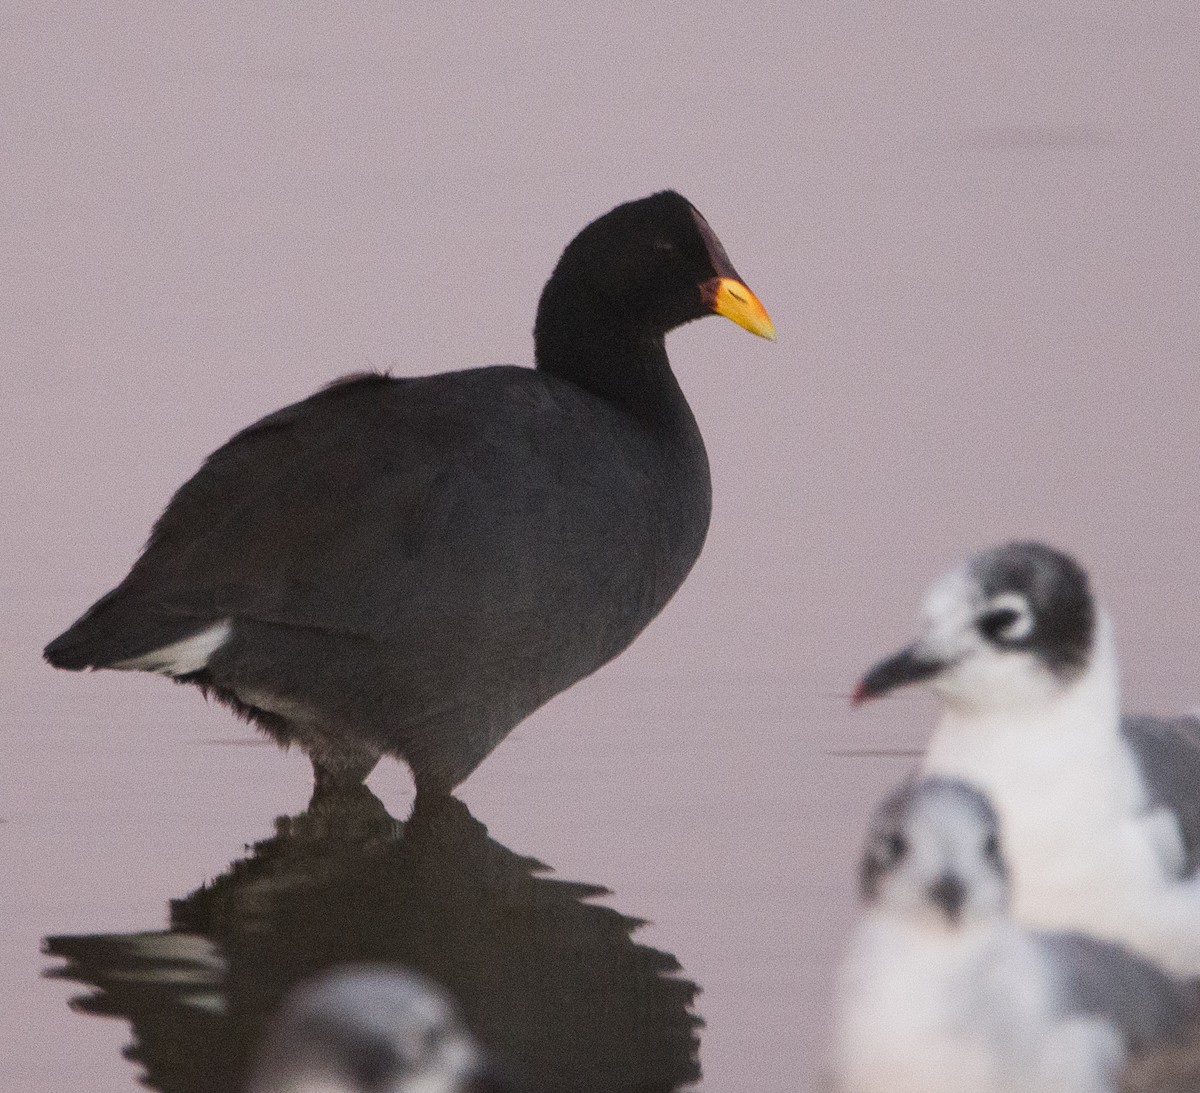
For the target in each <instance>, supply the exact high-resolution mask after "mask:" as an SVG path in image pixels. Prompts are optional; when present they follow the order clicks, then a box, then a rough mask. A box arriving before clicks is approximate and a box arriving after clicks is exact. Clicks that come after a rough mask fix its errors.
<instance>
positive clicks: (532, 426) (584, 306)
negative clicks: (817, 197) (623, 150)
mask: <svg viewBox="0 0 1200 1093" xmlns="http://www.w3.org/2000/svg"><path fill="white" fill-rule="evenodd" d="M712 312H715V313H717V314H720V315H725V316H727V317H728V318H730V319H732V320H733V321H734V322H736V323H738V324H740V325H741V326H743V327H745V328H746V329H748V330H751V331H753V332H754V333H756V334H761V335H763V336H765V337H768V338H771V337H773V336H774V331H773V328H772V326H771V321H770V319H769V318H768V317H767V314H766V312H765V311H764V310H763V308H762V305H761V304H760V303H759V302H758V300H757V299H756V298H755V297H754V295H753V293H751V292H750V291H749V289H747V288H746V286H745V285H744V284H742V282H741V281H740V279H739V278H738V276H737V274H736V272H735V271H734V269H733V266H732V265H731V264H730V261H729V258H728V257H727V256H726V254H725V251H724V249H723V248H722V246H721V244H720V242H719V241H718V240H717V238H716V236H715V235H714V234H713V232H712V229H711V228H709V226H708V225H707V223H705V221H704V219H703V218H702V217H701V216H700V214H699V213H698V212H696V210H695V209H694V208H692V206H691V205H690V204H689V203H688V202H687V201H686V200H684V198H682V197H680V196H679V195H678V194H675V193H670V192H665V193H659V194H655V195H653V196H651V197H648V198H645V199H643V200H641V201H633V202H630V203H628V204H626V205H620V206H618V207H617V208H615V209H613V210H612V211H611V212H609V213H607V214H606V215H604V216H602V217H600V218H599V219H598V220H596V221H594V222H593V223H591V224H589V225H588V226H587V227H586V228H584V230H583V231H582V232H580V233H579V235H578V236H576V238H575V239H574V240H573V241H572V242H571V244H570V245H569V246H568V247H567V249H566V251H565V252H564V253H563V256H562V258H561V259H560V260H559V263H558V266H557V268H556V269H555V271H554V274H553V276H551V278H550V280H549V282H548V283H547V285H546V288H545V290H544V291H543V293H542V298H541V302H540V304H539V306H538V314H537V324H536V328H535V330H534V341H535V352H536V359H537V368H536V370H534V369H529V368H519V367H512V366H505V365H501V366H495V367H490V368H477V369H472V370H469V371H465V372H451V373H446V374H443V375H437V376H424V377H419V378H414V379H394V378H390V377H386V376H380V375H368V376H362V377H358V378H351V379H348V380H343V381H340V382H337V383H335V384H333V385H332V386H330V387H328V388H326V389H325V390H323V391H319V392H318V393H317V394H315V395H313V396H312V397H311V398H307V399H305V400H304V401H302V402H298V403H296V404H295V405H292V406H288V407H286V408H285V409H282V410H279V411H277V412H276V413H274V414H271V415H269V416H268V417H265V418H263V419H262V420H261V421H259V422H257V423H256V424H254V425H252V426H250V427H249V428H248V429H246V430H244V431H243V432H241V433H239V434H238V435H237V436H235V437H234V438H233V439H232V440H230V441H229V443H227V444H226V445H225V446H224V447H222V448H220V449H218V450H217V451H216V452H215V453H214V454H213V455H211V456H210V457H209V458H208V460H207V461H206V462H205V464H204V466H203V467H202V468H201V469H200V471H199V473H197V474H196V475H195V477H193V478H192V479H191V480H190V481H189V482H187V483H185V484H184V486H183V487H182V488H181V489H180V490H179V492H178V493H176V495H175V497H174V498H173V499H172V500H171V503H170V504H169V505H168V506H167V509H166V511H165V512H164V513H163V515H162V517H161V518H160V519H159V521H158V523H157V524H156V525H155V527H154V530H153V532H152V534H151V536H150V541H149V543H148V544H147V546H146V549H145V551H144V552H143V554H142V556H141V557H140V558H139V559H138V561H137V563H136V564H135V565H134V567H133V569H132V570H131V571H130V573H129V576H127V577H126V578H125V580H124V581H122V582H121V584H120V585H118V586H117V587H116V588H115V589H113V591H111V592H109V593H108V595H106V596H104V597H103V598H102V599H101V600H100V601H99V602H97V603H96V604H95V605H94V606H93V607H92V608H91V609H90V610H89V611H88V612H87V614H85V615H84V616H83V617H82V618H81V619H80V620H79V621H78V622H77V623H75V625H74V626H72V627H71V628H70V629H69V630H68V631H67V632H66V633H64V634H63V635H62V636H60V637H58V638H56V639H55V640H54V641H53V642H51V643H50V645H49V646H47V648H46V659H47V660H49V661H50V663H51V664H54V665H55V666H57V667H60V668H68V669H76V670H77V669H81V668H121V669H136V670H141V671H153V672H160V673H162V674H164V675H168V676H172V677H174V678H175V679H178V680H180V681H184V682H189V683H196V684H198V685H200V686H201V687H202V688H204V689H206V690H207V691H209V692H211V693H212V694H214V695H216V696H217V697H218V698H220V699H221V700H223V701H225V702H227V703H228V704H229V705H230V706H232V707H233V708H234V709H236V710H237V711H238V712H240V713H241V714H243V715H245V716H246V717H248V718H250V719H251V720H253V721H254V722H256V723H257V724H258V725H259V726H260V727H262V728H263V729H265V730H266V731H267V732H268V733H270V734H271V735H272V736H274V737H275V738H276V739H278V740H279V741H280V742H281V743H285V744H287V743H296V744H299V745H300V746H301V747H302V748H304V749H305V751H306V752H307V753H308V754H309V756H310V757H311V759H312V762H313V767H314V769H315V773H316V783H317V788H318V789H322V788H324V787H334V786H336V785H339V784H348V783H354V782H357V781H360V780H361V779H362V778H365V777H366V775H367V774H368V773H369V772H370V770H371V768H372V767H373V766H374V765H375V763H376V761H377V760H378V758H379V756H380V755H381V754H383V753H389V754H393V755H397V756H399V757H401V758H403V759H405V760H406V761H407V762H408V764H409V766H410V767H411V768H412V771H413V775H414V777H415V779H416V784H417V791H418V793H420V794H426V793H444V792H449V791H450V790H451V789H452V788H453V787H454V786H456V785H457V784H458V783H459V782H461V781H462V780H463V779H464V778H466V777H467V775H468V774H470V773H471V771H472V770H474V769H475V767H476V766H477V765H478V764H479V763H480V762H481V761H482V760H483V758H484V757H485V756H486V755H487V754H488V753H489V752H490V751H491V750H492V749H493V748H494V747H495V746H496V745H497V744H498V743H499V742H500V740H501V739H503V737H504V736H505V734H506V733H508V732H509V730H511V729H512V728H513V726H514V725H516V724H517V723H518V722H519V721H521V719H522V718H524V717H526V716H527V715H528V714H530V713H531V712H532V711H533V710H536V709H537V708H538V707H539V706H541V705H542V704H543V703H544V702H546V701H547V700H548V699H550V698H551V697H553V696H554V695H555V694H557V693H558V692H559V691H562V690H564V689H565V688H567V687H569V686H570V685H571V684H572V683H574V682H576V680H579V679H582V678H583V677H584V676H586V675H588V674H589V673H591V672H593V671H595V670H596V669H597V668H599V667H600V666H601V665H602V664H604V663H605V662H606V661H608V660H611V659H612V658H613V657H614V656H616V655H617V654H618V653H619V652H621V650H622V649H624V648H625V647H626V646H627V645H628V644H629V643H630V642H631V641H632V640H633V639H634V638H635V637H636V636H637V635H638V633H639V632H640V631H641V630H642V629H643V628H644V627H645V626H646V624H647V623H649V622H650V620H651V619H653V618H654V616H655V615H657V614H658V612H659V611H661V610H662V608H663V606H664V605H665V604H666V602H667V601H668V600H669V599H670V598H671V596H672V595H673V594H674V592H675V590H676V589H677V588H679V586H680V584H681V583H682V582H683V579H684V578H685V577H686V576H687V574H688V571H689V570H690V569H691V568H692V564H693V563H694V562H695V560H696V558H697V556H698V555H699V553H700V548H701V546H702V545H703V543H704V537H705V534H706V532H707V529H708V520H709V512H710V506H711V494H710V484H709V475H708V461H707V458H706V456H705V453H704V444H703V441H702V440H701V438H700V433H699V430H698V429H697V427H696V421H695V419H694V418H693V416H692V413H691V410H690V409H689V408H688V405H687V402H686V401H685V399H684V397H683V393H682V392H681V391H680V389H679V385H678V383H677V382H676V380H675V377H674V375H673V374H672V372H671V367H670V364H669V362H668V360H667V353H666V349H665V347H664V336H665V334H666V332H667V331H668V330H671V329H672V328H674V327H677V326H679V325H681V324H682V323H686V322H689V321H691V320H692V319H698V318H700V317H702V316H704V315H706V314H709V313H712Z"/></svg>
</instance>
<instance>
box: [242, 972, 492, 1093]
mask: <svg viewBox="0 0 1200 1093" xmlns="http://www.w3.org/2000/svg"><path fill="white" fill-rule="evenodd" d="M509 1089H510V1087H509V1086H508V1085H507V1084H506V1082H505V1081H504V1080H503V1079H501V1078H499V1077H498V1076H497V1073H496V1070H495V1068H494V1067H493V1066H492V1064H491V1063H490V1061H489V1060H488V1058H487V1056H486V1054H485V1053H484V1051H483V1050H482V1049H481V1048H480V1047H479V1045H478V1044H477V1043H476V1042H475V1040H474V1039H473V1037H472V1036H471V1034H470V1033H469V1032H468V1031H467V1029H466V1027H465V1026H464V1025H463V1023H462V1020H461V1019H460V1017H459V1015H458V1011H457V1008H456V1007H455V1005H454V1003H453V1002H452V1001H451V999H450V998H449V996H448V995H447V994H446V993H445V991H443V990H442V989H441V988H440V987H438V986H436V985H435V984H433V983H431V982H430V981H429V980H427V979H425V978H424V977H423V976H420V975H417V974H415V973H413V972H411V971H407V970H400V969H395V968H389V967H383V966H379V965H349V966H345V967H342V968H338V969H335V970H333V971H331V972H328V973H326V974H325V975H323V976H321V977H319V978H317V979H314V980H311V981H309V982H307V983H304V984H302V985H301V986H300V987H298V988H297V989H296V990H295V991H294V992H293V993H292V994H291V995H289V996H288V998H287V1000H286V1001H285V1003H284V1006H283V1008H282V1009H281V1010H280V1011H279V1013H278V1014H277V1015H276V1018H275V1020H274V1022H273V1023H272V1025H271V1028H270V1029H269V1031H268V1033H267V1036H266V1038H265V1040H264V1041H263V1046H262V1048H261V1049H260V1051H259V1056H258V1060H257V1062H256V1064H255V1067H254V1071H253V1074H252V1076H251V1079H250V1084H249V1087H248V1093H504V1091H506V1090H509Z"/></svg>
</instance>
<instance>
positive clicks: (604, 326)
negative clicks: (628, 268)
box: [533, 272, 694, 432]
mask: <svg viewBox="0 0 1200 1093" xmlns="http://www.w3.org/2000/svg"><path fill="white" fill-rule="evenodd" d="M533 340H534V358H535V360H536V362H537V367H538V368H539V370H541V371H543V372H550V373H552V374H554V375H556V376H561V377H562V378H563V379H567V380H570V381H571V382H572V383H575V384H578V385H579V386H580V387H583V388H584V389H586V390H588V391H591V392H592V394H594V395H599V396H600V397H601V398H603V399H607V400H608V401H610V402H613V403H616V404H617V405H618V406H620V407H621V408H622V409H623V410H625V411H626V412H628V413H629V414H631V415H633V416H634V417H636V418H639V419H640V420H642V421H644V422H646V423H647V424H650V425H652V426H655V427H658V428H666V429H670V430H674V429H677V428H679V427H681V426H682V427H683V428H685V429H687V430H688V431H689V432H690V431H691V429H692V428H694V421H693V419H692V415H691V411H690V410H689V409H688V405H687V401H686V400H685V399H684V397H683V391H682V390H681V389H680V387H679V383H678V381H677V380H676V379H675V376H674V373H672V371H671V364H670V361H669V360H668V359H667V348H666V345H665V343H664V335H663V334H662V333H661V332H658V331H652V330H648V329H645V328H640V327H638V326H637V325H635V324H631V323H629V322H626V321H623V320H622V318H621V317H620V316H618V315H616V314H614V312H613V310H612V308H611V306H610V305H609V303H608V301H607V300H605V299H604V298H603V297H602V296H601V295H600V294H599V293H598V292H596V291H595V290H593V289H591V288H590V286H587V285H585V284H581V283H580V282H579V281H577V280H574V279H568V278H566V277H563V276H562V274H561V272H560V273H558V274H556V275H555V276H554V277H553V278H551V280H550V282H549V284H547V285H546V289H545V291H544V292H543V293H542V299H541V302H540V304H539V305H538V314H537V324H536V325H535V327H534V331H533Z"/></svg>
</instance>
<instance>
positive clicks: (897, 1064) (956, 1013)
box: [834, 778, 1196, 1093]
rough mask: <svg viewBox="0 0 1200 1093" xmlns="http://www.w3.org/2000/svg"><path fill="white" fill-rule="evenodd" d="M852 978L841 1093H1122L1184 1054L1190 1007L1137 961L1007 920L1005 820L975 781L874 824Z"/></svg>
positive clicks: (845, 988) (845, 1010)
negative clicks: (1180, 1048) (1134, 1069)
mask: <svg viewBox="0 0 1200 1093" xmlns="http://www.w3.org/2000/svg"><path fill="white" fill-rule="evenodd" d="M860 879H861V895H862V899H863V902H864V904H865V910H864V914H863V917H862V920H861V922H860V923H859V925H858V928H857V930H856V932H855V934H854V937H853V940H852V943H851V947H850V951H849V954H848V955H847V957H846V959H845V962H844V964H843V966H842V969H841V976H840V983H839V996H838V1002H837V1025H836V1040H835V1049H834V1069H835V1072H836V1080H837V1088H838V1089H839V1090H840V1093H1115V1091H1116V1090H1117V1089H1118V1088H1119V1083H1120V1080H1121V1075H1122V1072H1123V1071H1124V1069H1125V1068H1126V1066H1127V1065H1128V1063H1129V1061H1130V1059H1132V1058H1135V1057H1138V1056H1141V1055H1144V1054H1145V1053H1147V1052H1152V1051H1155V1050H1158V1049H1162V1048H1165V1047H1168V1046H1170V1045H1175V1044H1178V1043H1181V1042H1183V1041H1184V1040H1185V1039H1186V1037H1187V1036H1188V1033H1189V1031H1190V1026H1191V1023H1192V1022H1193V1020H1194V1019H1195V1016H1196V999H1195V996H1194V993H1193V992H1192V991H1191V990H1190V989H1189V988H1188V987H1185V986H1183V985H1182V984H1179V983H1176V982H1175V981H1174V980H1172V979H1170V978H1169V977H1168V976H1166V975H1165V974H1164V973H1162V972H1160V971H1159V970H1157V969H1156V968H1155V967H1154V966H1153V965H1152V964H1151V963H1150V962H1148V961H1146V960H1144V959H1142V958H1141V957H1139V956H1136V955H1135V954H1133V953H1132V952H1130V951H1129V950H1128V949H1125V948H1123V947H1121V946H1118V945H1113V944H1111V943H1108V942H1104V941H1099V940H1096V939H1093V938H1090V937H1087V936H1085V935H1083V934H1069V933H1039V932H1036V931H1033V930H1029V929H1026V928H1025V927H1023V926H1021V925H1020V924H1018V923H1016V922H1015V921H1013V919H1012V918H1011V917H1010V916H1009V914H1008V911H1007V908H1008V899H1009V881H1008V875H1007V870H1006V867H1005V862H1004V855H1003V851H1002V847H1001V843H1000V835H999V825H998V820H997V817H996V813H995V811H994V810H993V808H992V806H991V804H990V803H989V802H988V800H987V798H986V797H985V796H984V795H983V794H982V793H980V792H979V791H978V790H976V789H975V788H973V787H971V786H969V785H967V784H966V783H964V782H961V781H956V780H953V779H946V778H928V779H925V780H923V781H919V782H916V783H915V784H909V785H906V786H904V787H902V788H901V789H900V790H898V791H897V792H896V793H894V794H893V795H892V796H891V797H889V798H888V799H887V800H886V801H884V803H883V804H882V805H881V806H880V807H879V809H878V810H877V812H876V813H875V816H874V818H873V820H872V823H871V827H870V832H869V835H868V839H867V845H866V851H865V854H864V857H863V861H862V869H861V878H860Z"/></svg>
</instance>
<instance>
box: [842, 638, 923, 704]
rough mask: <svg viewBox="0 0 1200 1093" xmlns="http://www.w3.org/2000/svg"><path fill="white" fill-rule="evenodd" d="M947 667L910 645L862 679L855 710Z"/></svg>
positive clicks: (856, 690) (856, 693)
mask: <svg viewBox="0 0 1200 1093" xmlns="http://www.w3.org/2000/svg"><path fill="white" fill-rule="evenodd" d="M945 667H946V662H945V661H942V660H938V659H937V658H935V657H930V656H929V654H928V653H923V652H922V651H921V649H920V647H919V646H917V645H910V646H908V647H907V648H905V649H901V650H900V652H898V653H897V654H896V655H895V656H892V657H888V658H887V660H881V661H880V662H879V663H878V664H876V665H875V667H874V668H872V669H871V670H870V671H869V672H868V673H867V674H866V675H865V676H863V677H862V679H860V680H859V681H858V686H857V687H855V688H854V694H853V696H852V697H851V699H850V701H851V703H852V704H853V705H855V706H861V705H862V704H863V703H864V702H867V701H869V700H870V699H872V698H879V697H881V696H882V695H885V694H887V693H888V691H894V690H895V689H896V688H897V687H905V686H907V685H908V684H910V683H921V682H923V681H924V680H927V679H932V678H933V677H934V676H935V675H937V674H938V672H940V671H941V670H942V669H943V668H945Z"/></svg>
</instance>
